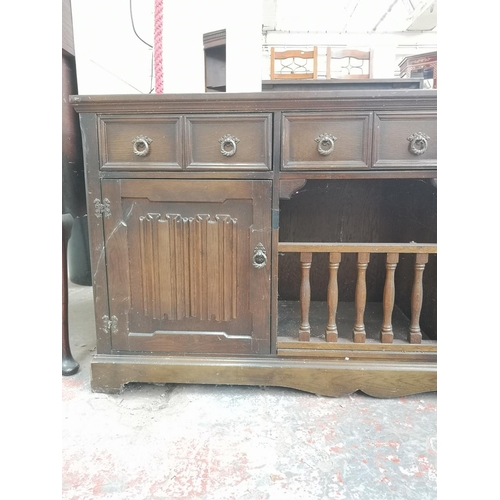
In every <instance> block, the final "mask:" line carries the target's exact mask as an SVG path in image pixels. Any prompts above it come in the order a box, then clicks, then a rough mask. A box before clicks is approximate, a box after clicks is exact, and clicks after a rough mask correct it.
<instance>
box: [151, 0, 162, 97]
mask: <svg viewBox="0 0 500 500" xmlns="http://www.w3.org/2000/svg"><path fill="white" fill-rule="evenodd" d="M153 57H154V71H155V93H156V94H163V0H155V35H154V49H153Z"/></svg>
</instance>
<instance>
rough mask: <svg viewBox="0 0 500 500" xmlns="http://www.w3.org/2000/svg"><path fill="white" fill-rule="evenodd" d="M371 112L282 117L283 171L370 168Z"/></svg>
mask: <svg viewBox="0 0 500 500" xmlns="http://www.w3.org/2000/svg"><path fill="white" fill-rule="evenodd" d="M371 119H372V114H371V113H370V112H366V113H363V112H332V113H319V112H318V113H283V138H282V170H332V169H341V170H344V169H347V170H352V169H356V170H359V169H361V170H364V169H368V168H370V165H369V158H370V146H371V144H370V143H371V141H370V122H371Z"/></svg>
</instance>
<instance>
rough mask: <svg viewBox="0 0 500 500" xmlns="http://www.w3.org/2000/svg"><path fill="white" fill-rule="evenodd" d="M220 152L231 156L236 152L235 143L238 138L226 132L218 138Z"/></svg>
mask: <svg viewBox="0 0 500 500" xmlns="http://www.w3.org/2000/svg"><path fill="white" fill-rule="evenodd" d="M219 142H220V152H221V153H222V154H223V155H224V156H233V155H234V154H235V153H236V149H237V146H236V145H237V144H238V142H240V140H239V139H238V138H237V137H235V136H234V135H231V134H227V135H225V136H224V137H221V138H220V139H219Z"/></svg>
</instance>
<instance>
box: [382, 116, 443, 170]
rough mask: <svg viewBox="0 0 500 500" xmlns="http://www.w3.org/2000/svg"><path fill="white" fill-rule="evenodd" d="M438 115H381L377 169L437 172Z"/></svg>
mask: <svg viewBox="0 0 500 500" xmlns="http://www.w3.org/2000/svg"><path fill="white" fill-rule="evenodd" d="M436 167H437V114H436V113H435V112H413V113H411V114H410V113H400V112H378V113H375V119H374V136H373V168H384V169H387V168H394V169H405V168H412V169H413V168H436Z"/></svg>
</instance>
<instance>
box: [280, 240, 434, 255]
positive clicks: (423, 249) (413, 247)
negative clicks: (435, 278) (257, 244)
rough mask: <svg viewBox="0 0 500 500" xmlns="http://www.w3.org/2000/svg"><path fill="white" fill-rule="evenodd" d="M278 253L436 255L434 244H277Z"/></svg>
mask: <svg viewBox="0 0 500 500" xmlns="http://www.w3.org/2000/svg"><path fill="white" fill-rule="evenodd" d="M278 252H297V253H302V252H323V253H330V252H340V253H357V252H369V253H388V252H390V253H437V244H434V243H299V242H294V243H279V244H278Z"/></svg>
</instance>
